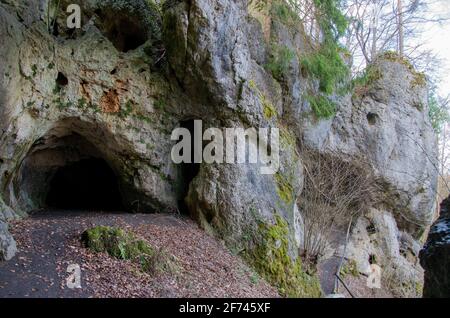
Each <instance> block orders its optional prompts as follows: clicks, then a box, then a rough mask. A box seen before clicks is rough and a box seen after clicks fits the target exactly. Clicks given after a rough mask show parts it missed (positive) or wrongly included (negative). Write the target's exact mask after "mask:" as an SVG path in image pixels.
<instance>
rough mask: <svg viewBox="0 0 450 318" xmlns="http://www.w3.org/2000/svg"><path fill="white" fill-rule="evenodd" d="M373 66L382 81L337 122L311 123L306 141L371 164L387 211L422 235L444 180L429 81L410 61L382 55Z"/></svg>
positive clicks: (345, 103) (343, 104)
mask: <svg viewBox="0 0 450 318" xmlns="http://www.w3.org/2000/svg"><path fill="white" fill-rule="evenodd" d="M372 67H373V68H375V69H377V70H378V71H377V72H378V74H379V78H377V79H376V80H375V81H374V82H373V83H372V84H371V85H370V87H369V88H368V89H367V91H364V92H358V91H356V92H355V93H354V94H353V97H350V96H347V97H344V98H343V99H342V100H341V101H340V103H339V105H340V106H339V111H338V113H337V116H336V117H335V118H333V119H331V120H328V121H323V122H321V123H318V124H315V123H311V122H309V123H307V125H306V126H307V127H306V130H305V134H304V138H305V141H306V142H307V143H308V144H309V145H311V146H312V147H315V148H317V149H320V151H323V152H336V153H340V154H341V155H342V156H343V157H344V156H347V157H352V156H357V157H360V158H362V160H364V161H366V162H368V163H369V164H370V165H371V166H372V167H373V170H374V172H375V173H376V175H377V176H379V177H380V180H379V182H380V186H382V187H383V188H385V196H384V197H383V198H382V203H383V206H384V208H386V209H388V210H390V211H391V212H392V213H394V215H395V218H396V222H397V223H398V225H399V226H400V227H402V228H403V229H405V230H406V231H408V232H411V233H413V234H414V236H415V237H418V236H420V233H422V232H423V229H424V228H426V227H427V226H430V224H431V222H432V220H433V216H434V205H435V203H434V202H435V200H434V195H435V193H436V184H437V176H438V170H437V168H436V167H437V152H436V151H437V146H436V142H437V141H436V137H435V134H434V131H433V129H432V128H431V124H430V120H429V117H428V106H427V105H428V103H427V92H426V86H425V81H424V80H423V79H422V78H421V75H420V74H417V73H415V72H414V71H412V70H411V69H410V67H409V66H408V65H407V64H406V62H399V61H397V60H392V59H389V58H383V57H381V58H380V59H379V60H378V61H377V62H376V63H375V65H374V66H372Z"/></svg>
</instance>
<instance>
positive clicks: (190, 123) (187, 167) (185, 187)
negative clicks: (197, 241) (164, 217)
mask: <svg viewBox="0 0 450 318" xmlns="http://www.w3.org/2000/svg"><path fill="white" fill-rule="evenodd" d="M194 127H195V122H194V120H185V121H182V122H180V128H185V129H187V130H189V133H190V135H191V140H190V141H191V153H190V158H191V162H190V163H185V162H183V163H180V164H179V169H180V176H181V182H180V185H181V186H180V189H179V192H180V195H179V197H180V200H179V207H180V212H181V213H182V214H186V215H187V214H189V211H188V207H187V205H186V203H185V198H186V196H187V195H188V192H189V186H190V185H191V183H192V180H194V178H195V177H196V176H197V175H198V173H199V172H200V164H199V163H195V162H194V140H195V139H194Z"/></svg>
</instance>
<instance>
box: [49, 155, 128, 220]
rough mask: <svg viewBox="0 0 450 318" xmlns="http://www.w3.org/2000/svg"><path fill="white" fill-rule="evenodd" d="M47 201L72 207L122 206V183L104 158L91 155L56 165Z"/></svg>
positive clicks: (115, 208)
mask: <svg viewBox="0 0 450 318" xmlns="http://www.w3.org/2000/svg"><path fill="white" fill-rule="evenodd" d="M46 205H47V206H49V207H51V208H58V209H65V210H72V209H83V210H101V211H120V210H123V209H124V207H123V204H122V200H121V194H120V191H119V184H118V182H117V178H116V176H115V174H114V172H113V170H112V169H111V168H110V167H109V166H108V164H107V163H106V162H105V161H104V160H103V159H98V158H88V159H82V160H80V161H77V162H74V163H70V164H68V165H66V166H62V167H60V168H58V169H57V171H56V172H55V174H54V176H53V177H52V178H51V179H50V182H49V189H48V194H47V198H46Z"/></svg>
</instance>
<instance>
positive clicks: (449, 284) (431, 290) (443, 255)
mask: <svg viewBox="0 0 450 318" xmlns="http://www.w3.org/2000/svg"><path fill="white" fill-rule="evenodd" d="M420 263H421V264H422V266H423V268H424V269H425V284H424V289H423V296H424V297H432V298H435V297H441V298H448V297H449V296H450V279H449V275H448V268H449V266H450V199H446V200H444V201H443V202H442V204H441V215H440V217H439V219H438V220H437V221H436V222H435V223H434V224H433V226H432V228H431V230H430V233H429V236H428V240H427V242H426V243H425V246H424V248H423V249H422V250H421V252H420Z"/></svg>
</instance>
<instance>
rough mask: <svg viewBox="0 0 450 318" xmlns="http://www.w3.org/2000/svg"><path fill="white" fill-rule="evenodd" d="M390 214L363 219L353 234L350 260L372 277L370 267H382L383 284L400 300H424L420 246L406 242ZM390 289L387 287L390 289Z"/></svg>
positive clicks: (373, 212)
mask: <svg viewBox="0 0 450 318" xmlns="http://www.w3.org/2000/svg"><path fill="white" fill-rule="evenodd" d="M404 236H408V234H407V233H404V232H402V231H399V229H398V227H397V223H396V221H395V219H394V217H393V216H392V214H391V213H390V212H386V211H379V210H376V209H372V210H371V211H370V212H369V213H367V214H366V215H365V216H363V217H360V218H359V219H358V220H357V222H356V225H355V227H354V228H353V231H352V236H351V240H350V242H349V244H348V247H347V253H346V257H347V258H349V259H351V260H355V261H356V266H357V270H358V272H360V273H363V274H366V275H369V274H370V273H371V268H370V266H371V265H372V264H376V265H378V266H380V267H381V277H380V279H381V281H382V283H383V285H384V287H387V288H389V289H391V291H392V292H394V294H395V295H396V296H398V297H420V296H421V291H422V282H423V269H422V268H421V267H420V264H419V254H418V250H417V249H416V244H417V242H416V241H414V240H409V241H408V240H405V239H402V237H404ZM386 285H387V286H386Z"/></svg>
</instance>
